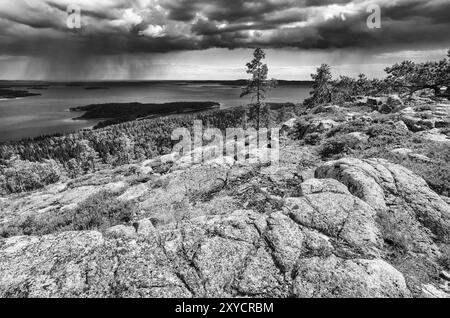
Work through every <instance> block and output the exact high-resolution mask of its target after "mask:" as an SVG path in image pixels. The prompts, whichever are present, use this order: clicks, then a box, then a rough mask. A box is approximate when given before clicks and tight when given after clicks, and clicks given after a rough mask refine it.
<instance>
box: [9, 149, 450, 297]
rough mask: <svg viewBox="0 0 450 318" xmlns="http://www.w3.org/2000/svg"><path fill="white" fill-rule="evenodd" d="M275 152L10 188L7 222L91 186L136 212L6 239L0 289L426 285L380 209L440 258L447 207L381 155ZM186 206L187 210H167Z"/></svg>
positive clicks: (299, 291)
mask: <svg viewBox="0 0 450 318" xmlns="http://www.w3.org/2000/svg"><path fill="white" fill-rule="evenodd" d="M280 158H281V159H280V164H279V165H278V166H270V167H267V166H255V165H248V166H241V167H238V166H231V165H230V166H227V165H224V166H220V167H217V166H214V167H211V166H209V165H206V166H205V165H195V166H192V167H189V168H186V169H184V170H176V171H169V172H168V173H167V174H165V175H156V174H155V175H152V176H151V178H150V177H149V178H148V179H146V180H144V182H140V183H135V182H129V181H128V180H119V179H118V178H115V177H110V178H108V179H105V182H103V183H101V184H96V185H95V186H94V185H91V183H92V180H91V181H90V180H88V179H86V180H84V181H82V180H78V181H77V182H78V183H77V184H74V185H72V186H70V187H68V186H66V187H64V186H62V185H59V186H58V187H59V188H58V189H56V188H51V187H49V188H47V189H45V190H42V192H41V193H39V192H35V193H30V194H25V195H22V196H20V197H18V196H11V197H6V198H4V199H3V201H2V207H3V208H2V209H4V210H2V213H1V215H0V216H1V220H2V221H3V222H9V220H11V218H13V217H14V215H15V214H18V213H19V212H20V211H22V212H21V213H25V212H23V211H26V212H27V213H43V212H42V211H43V210H45V211H46V213H48V211H52V209H55V210H58V209H62V208H70V205H77V204H79V203H80V202H82V201H83V200H84V199H85V197H84V196H83V195H80V193H82V194H84V193H85V192H89V191H90V189H91V188H89V187H96V188H98V187H103V188H105V187H106V188H108V187H109V188H111V189H114V190H115V191H116V190H117V192H118V193H117V198H118V200H121V201H127V202H133V203H135V204H136V205H137V206H138V207H139V213H138V216H137V219H136V220H133V224H119V225H116V226H114V227H112V228H109V229H107V230H105V231H101V232H100V231H69V232H64V231H62V232H55V233H52V234H49V235H45V236H13V237H9V238H5V239H1V240H0V297H410V296H413V295H417V294H416V292H417V291H416V290H415V289H414V286H415V285H414V284H416V283H417V282H415V281H414V280H412V279H411V278H410V275H409V272H408V271H407V270H405V266H404V264H403V265H399V264H398V263H396V262H393V261H392V258H391V257H390V256H389V251H388V247H387V246H386V238H385V234H384V231H385V229H384V228H383V226H382V224H381V223H380V220H379V216H380V213H388V214H392V215H395V216H398V215H400V216H408V217H409V219H410V220H411V224H412V228H411V232H412V235H415V238H416V240H415V242H416V243H415V244H416V246H415V249H416V252H417V255H416V256H414V257H419V256H420V257H424V258H426V259H427V260H429V261H430V262H431V263H433V264H434V263H435V262H437V261H436V258H438V257H439V253H440V250H439V245H440V244H442V243H448V239H449V236H448V234H449V231H450V208H449V205H448V204H447V203H446V202H445V201H444V200H443V199H442V198H441V197H440V196H439V195H437V194H436V193H434V192H433V191H431V190H430V188H429V187H428V186H427V184H426V183H425V182H424V181H423V180H422V179H421V178H419V177H418V176H416V175H414V174H413V173H411V172H410V171H409V170H407V169H405V168H403V167H401V166H398V165H394V164H391V163H389V162H387V161H384V160H381V159H368V160H358V159H352V158H346V159H342V160H338V161H333V162H329V163H325V164H322V163H320V160H317V158H314V157H313V155H312V154H311V153H308V152H306V151H305V149H304V148H301V147H298V146H297V145H285V146H284V147H283V148H282V149H281V156H280ZM300 162H303V163H302V167H301V169H299V168H298V165H299V163H300ZM305 162H309V163H308V164H305ZM314 162H315V164H314ZM305 170H308V171H311V172H312V173H308V174H304V173H303V174H302V172H304V171H305ZM106 174H111V172H107V173H105V175H106ZM100 175H101V174H97V175H95V176H93V177H92V179H95V180H97V181H98V180H100V178H99V176H100ZM305 176H307V177H305ZM92 189H93V188H92ZM118 189H120V191H119V190H118ZM77 190H80V191H81V192H79V193H77ZM42 194H45V196H44V197H43V198H44V199H45V200H44V201H40V203H39V204H36V202H35V200H36V198H37V197H39V195H42ZM180 211H184V212H186V213H187V214H188V215H187V216H185V217H183V218H168V217H167V218H166V217H165V216H166V215H167V214H170V213H179V212H180ZM411 257H413V256H411ZM419 283H420V282H419ZM417 284H418V283H417Z"/></svg>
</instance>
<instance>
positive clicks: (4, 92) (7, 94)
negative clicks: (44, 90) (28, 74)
mask: <svg viewBox="0 0 450 318" xmlns="http://www.w3.org/2000/svg"><path fill="white" fill-rule="evenodd" d="M40 95H41V94H37V93H31V92H29V91H22V90H13V89H0V98H6V99H13V98H19V97H30V96H40Z"/></svg>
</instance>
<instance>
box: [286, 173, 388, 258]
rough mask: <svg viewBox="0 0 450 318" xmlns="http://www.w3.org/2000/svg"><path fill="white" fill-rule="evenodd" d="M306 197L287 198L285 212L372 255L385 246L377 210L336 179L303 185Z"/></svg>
mask: <svg viewBox="0 0 450 318" xmlns="http://www.w3.org/2000/svg"><path fill="white" fill-rule="evenodd" d="M301 190H302V194H303V196H302V197H300V198H288V199H286V204H285V211H286V213H287V214H288V215H290V217H291V218H292V219H293V220H294V221H295V222H297V223H298V224H300V225H302V226H306V227H308V228H312V229H315V230H318V231H319V232H321V233H324V234H326V235H327V236H329V237H332V238H335V239H338V240H342V241H344V242H346V244H348V245H349V246H352V247H354V248H356V249H358V250H364V251H366V252H368V253H369V252H370V251H372V250H375V249H376V247H379V246H380V244H381V240H380V233H379V231H378V228H377V226H376V222H375V216H376V211H375V210H374V209H373V208H372V207H370V206H369V205H368V204H366V203H365V202H363V201H362V200H360V199H358V198H357V197H355V196H353V195H351V194H350V192H349V191H348V189H347V187H346V186H345V185H343V184H342V183H339V182H337V181H336V180H332V179H325V180H318V179H310V180H307V181H306V182H304V183H303V184H302V185H301Z"/></svg>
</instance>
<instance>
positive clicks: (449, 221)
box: [316, 158, 450, 253]
mask: <svg viewBox="0 0 450 318" xmlns="http://www.w3.org/2000/svg"><path fill="white" fill-rule="evenodd" d="M316 177H317V178H333V179H336V180H338V181H340V182H342V183H343V184H345V185H346V186H347V187H348V188H349V190H350V192H351V193H352V194H354V195H355V196H357V197H358V198H360V199H362V200H363V201H365V202H366V203H368V204H369V205H370V206H371V207H372V208H374V209H375V210H377V211H384V212H389V213H396V214H398V215H401V214H405V215H408V216H409V218H410V219H411V220H412V224H411V226H414V227H415V228H416V230H417V232H415V234H416V235H417V237H416V238H415V239H414V241H415V242H425V241H428V242H429V244H428V243H427V244H425V245H421V246H417V248H419V249H422V250H424V252H431V253H433V252H432V251H431V250H434V249H435V246H434V245H433V244H432V242H431V239H430V236H429V234H428V232H431V233H433V234H434V235H436V237H438V238H439V239H440V240H442V241H444V242H450V207H449V205H448V204H447V203H446V202H445V201H444V200H442V198H441V197H440V196H439V195H438V194H436V193H435V192H433V191H432V190H431V189H430V188H429V187H428V185H427V183H426V182H425V180H423V179H422V178H421V177H419V176H417V175H415V174H414V173H412V172H411V171H409V170H408V169H406V168H404V167H403V166H400V165H396V164H392V163H389V162H388V161H386V160H383V159H366V160H360V159H353V158H346V159H341V160H337V161H332V162H328V163H326V164H325V165H323V166H322V167H319V168H318V169H317V170H316ZM410 231H411V233H412V232H414V231H413V229H411V230H410ZM419 245H420V243H419ZM431 245H433V246H431ZM430 246H431V247H430ZM427 249H428V250H427Z"/></svg>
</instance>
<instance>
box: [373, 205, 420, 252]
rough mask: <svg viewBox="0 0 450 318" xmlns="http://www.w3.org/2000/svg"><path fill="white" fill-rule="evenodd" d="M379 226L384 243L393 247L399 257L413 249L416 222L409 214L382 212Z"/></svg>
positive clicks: (379, 217) (378, 218)
mask: <svg viewBox="0 0 450 318" xmlns="http://www.w3.org/2000/svg"><path fill="white" fill-rule="evenodd" d="M377 221H378V224H379V225H380V228H381V234H382V236H383V239H384V241H385V242H386V243H387V244H388V245H389V246H391V248H392V249H393V251H394V253H395V254H397V255H403V254H406V253H407V252H408V251H410V250H411V249H412V247H413V242H414V238H413V237H412V234H411V233H412V229H413V228H414V226H413V222H414V220H413V219H412V218H411V217H410V216H409V215H407V214H403V215H399V214H396V213H389V212H380V213H378V216H377Z"/></svg>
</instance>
